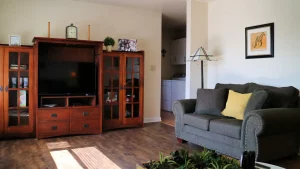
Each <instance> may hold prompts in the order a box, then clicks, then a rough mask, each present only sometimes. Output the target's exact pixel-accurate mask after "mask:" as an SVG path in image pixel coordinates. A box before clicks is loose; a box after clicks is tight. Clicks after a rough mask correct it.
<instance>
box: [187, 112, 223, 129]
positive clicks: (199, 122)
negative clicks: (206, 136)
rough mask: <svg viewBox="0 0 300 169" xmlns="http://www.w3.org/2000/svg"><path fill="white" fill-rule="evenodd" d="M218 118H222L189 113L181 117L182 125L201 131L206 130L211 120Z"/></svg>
mask: <svg viewBox="0 0 300 169" xmlns="http://www.w3.org/2000/svg"><path fill="white" fill-rule="evenodd" d="M219 118H222V117H220V116H213V115H206V114H195V113H191V114H190V113H189V114H184V115H183V123H184V124H188V125H190V126H194V127H197V128H200V129H202V130H208V127H209V122H210V121H211V120H213V119H219Z"/></svg>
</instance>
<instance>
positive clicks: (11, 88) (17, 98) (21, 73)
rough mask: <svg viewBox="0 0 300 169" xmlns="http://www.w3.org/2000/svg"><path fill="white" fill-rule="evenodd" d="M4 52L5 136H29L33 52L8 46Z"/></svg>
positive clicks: (31, 121) (31, 114) (31, 105)
mask: <svg viewBox="0 0 300 169" xmlns="http://www.w3.org/2000/svg"><path fill="white" fill-rule="evenodd" d="M4 53H5V55H4V61H3V96H4V103H3V109H4V111H3V112H4V133H8V134H13V133H32V132H33V104H32V101H33V98H32V97H33V96H32V92H33V90H32V85H33V70H32V68H33V49H32V48H26V47H24V48H23V47H7V48H5V52H4Z"/></svg>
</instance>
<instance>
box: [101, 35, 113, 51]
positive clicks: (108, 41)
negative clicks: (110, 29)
mask: <svg viewBox="0 0 300 169" xmlns="http://www.w3.org/2000/svg"><path fill="white" fill-rule="evenodd" d="M114 45H115V40H114V39H113V38H112V37H109V36H108V37H106V38H105V39H104V46H105V47H106V50H107V51H108V52H111V50H112V47H113V46H114Z"/></svg>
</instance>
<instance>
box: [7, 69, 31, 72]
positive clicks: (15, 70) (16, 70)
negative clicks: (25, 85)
mask: <svg viewBox="0 0 300 169" xmlns="http://www.w3.org/2000/svg"><path fill="white" fill-rule="evenodd" d="M8 71H10V72H29V70H28V69H9V70H8Z"/></svg>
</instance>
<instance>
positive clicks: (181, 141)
mask: <svg viewBox="0 0 300 169" xmlns="http://www.w3.org/2000/svg"><path fill="white" fill-rule="evenodd" d="M177 141H178V143H187V141H186V140H183V139H181V138H177Z"/></svg>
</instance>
